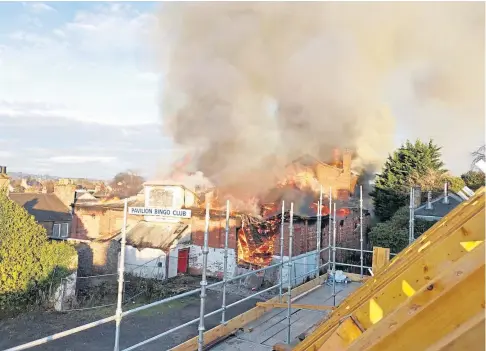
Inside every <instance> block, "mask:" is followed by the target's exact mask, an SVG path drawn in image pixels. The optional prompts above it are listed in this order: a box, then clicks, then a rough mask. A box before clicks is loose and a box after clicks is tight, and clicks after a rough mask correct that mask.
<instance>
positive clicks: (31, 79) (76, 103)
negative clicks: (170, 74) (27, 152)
mask: <svg viewBox="0 0 486 351" xmlns="http://www.w3.org/2000/svg"><path fill="white" fill-rule="evenodd" d="M28 5H29V4H26V5H25V6H24V8H26V9H28V12H27V13H21V16H22V20H19V21H20V22H18V23H17V24H16V25H10V26H6V27H5V28H3V29H0V65H1V67H2V83H4V84H1V85H0V96H1V98H0V99H1V100H3V101H0V113H2V114H3V115H8V116H11V117H15V116H22V115H25V114H32V115H34V116H38V117H48V116H57V117H66V118H72V119H74V120H78V121H86V122H94V123H99V124H110V125H134V124H139V123H153V122H155V121H157V120H158V115H159V112H158V107H157V94H158V84H159V77H158V75H156V74H154V73H153V72H151V71H153V69H151V67H150V65H149V63H148V62H147V61H148V60H147V57H150V56H151V55H149V54H147V52H146V51H147V50H148V48H149V46H148V45H146V44H147V42H148V40H147V38H149V37H150V32H151V30H152V29H151V28H152V26H153V25H154V24H155V22H154V19H155V17H154V16H153V15H152V14H151V13H148V12H146V10H144V11H141V10H140V9H138V8H137V5H135V4H134V5H130V4H115V3H108V4H102V5H99V4H93V5H92V4H90V5H86V6H83V7H79V8H76V7H74V8H73V9H74V13H73V14H68V13H64V12H62V13H61V12H57V13H54V12H53V14H52V16H49V20H48V19H46V18H44V17H41V19H42V21H41V23H40V24H41V25H42V29H36V28H37V27H38V26H35V28H33V27H32V26H31V25H27V24H26V23H25V18H26V17H29V13H30V11H31V8H30V7H28ZM77 6H79V5H77ZM30 17H32V16H30ZM51 17H52V18H55V19H56V20H55V21H52V20H50V19H51ZM1 20H2V17H1V15H0V22H1ZM54 23H55V25H54ZM2 30H3V33H2ZM2 34H3V35H2ZM5 101H8V102H9V105H6V104H5ZM32 102H35V103H36V104H37V105H36V106H35V107H33V106H32ZM41 105H44V106H41ZM43 121H44V120H43Z"/></svg>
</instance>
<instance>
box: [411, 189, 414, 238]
mask: <svg viewBox="0 0 486 351" xmlns="http://www.w3.org/2000/svg"><path fill="white" fill-rule="evenodd" d="M410 213H411V215H412V225H411V226H410V239H411V241H410V243H413V242H414V240H415V189H414V188H412V209H411V211H410Z"/></svg>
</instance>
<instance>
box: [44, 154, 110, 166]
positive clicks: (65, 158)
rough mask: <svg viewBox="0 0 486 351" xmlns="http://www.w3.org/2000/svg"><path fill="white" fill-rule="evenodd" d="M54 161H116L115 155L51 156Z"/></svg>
mask: <svg viewBox="0 0 486 351" xmlns="http://www.w3.org/2000/svg"><path fill="white" fill-rule="evenodd" d="M49 161H50V162H54V163H75V164H79V163H110V162H113V161H116V157H113V156H57V157H51V158H49Z"/></svg>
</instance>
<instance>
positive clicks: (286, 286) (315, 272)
mask: <svg viewBox="0 0 486 351" xmlns="http://www.w3.org/2000/svg"><path fill="white" fill-rule="evenodd" d="M321 203H322V192H321V197H320V201H319V204H321ZM361 203H362V202H361ZM318 208H319V213H318V220H317V232H318V235H317V238H316V240H317V242H316V247H317V249H316V250H314V251H311V252H308V253H305V254H303V255H299V256H298V257H292V248H293V203H291V205H290V219H289V221H290V230H289V253H288V257H284V256H283V245H280V247H281V252H280V262H277V263H275V264H271V265H269V266H267V267H264V268H260V269H256V270H252V271H249V272H246V273H243V274H240V275H238V276H235V277H231V278H228V277H227V275H226V270H227V263H228V262H227V258H228V254H227V250H228V233H229V202H228V203H227V209H226V232H225V255H224V273H223V280H222V281H219V282H216V283H213V284H208V281H207V276H206V271H207V262H208V260H207V256H208V252H209V248H208V232H209V206H208V207H206V226H205V232H204V245H203V250H202V252H203V267H202V278H201V283H200V284H201V287H200V288H197V289H194V290H191V291H188V292H185V293H182V294H178V295H175V296H171V297H168V298H165V299H162V300H159V301H155V302H153V303H149V304H146V305H143V306H140V307H137V308H133V309H131V310H128V311H122V302H123V298H122V296H123V286H124V268H125V266H124V254H125V236H126V233H125V230H124V231H123V236H122V248H121V255H120V264H119V274H118V299H117V309H116V314H115V315H113V316H110V317H107V318H104V319H101V320H98V321H95V322H92V323H88V324H85V325H82V326H79V327H76V328H73V329H69V330H66V331H63V332H60V333H57V334H54V335H50V336H47V337H45V338H41V339H38V340H35V341H32V342H29V343H26V344H23V345H19V346H16V347H13V348H10V349H8V350H7V351H17V350H25V349H28V348H31V347H34V346H37V345H42V344H44V343H47V342H49V341H51V340H54V339H59V338H62V337H66V336H68V335H72V334H74V333H77V332H80V331H83V330H87V329H90V328H93V327H95V326H99V325H102V324H105V323H109V322H113V321H115V322H116V333H115V340H114V345H115V346H114V350H115V351H119V349H120V346H119V345H120V344H119V340H120V334H121V329H120V325H121V322H122V320H123V318H124V317H127V316H129V315H133V314H135V313H138V312H140V311H144V310H147V309H150V308H153V307H155V306H160V305H163V304H167V303H169V302H171V301H175V300H178V299H182V298H186V297H189V296H193V295H196V294H199V296H200V314H199V317H198V318H195V319H193V320H190V321H188V322H186V323H184V324H181V325H179V326H177V327H175V328H172V329H169V330H166V331H164V332H162V333H160V334H158V335H156V336H154V337H151V338H149V339H147V340H144V341H142V342H139V343H137V344H135V345H132V346H130V347H128V348H125V349H123V351H129V350H135V349H137V348H139V347H141V346H143V345H146V344H148V343H151V342H153V341H155V340H158V339H160V338H162V337H164V336H166V335H168V334H170V333H174V332H176V331H178V330H180V329H182V328H185V327H187V326H190V325H193V324H196V323H198V350H199V351H202V350H203V347H204V331H205V330H206V328H205V320H206V318H208V317H210V316H213V315H217V314H221V324H226V323H227V319H226V311H227V310H228V309H230V308H232V307H234V306H236V305H238V304H240V303H242V302H244V301H247V300H250V299H253V298H255V297H257V296H260V295H262V294H264V293H268V292H270V291H278V295H279V297H280V299H282V297H283V296H284V295H286V296H287V299H286V301H287V304H288V307H287V321H288V324H287V325H288V327H287V343H290V342H291V340H290V330H291V325H290V317H291V301H292V285H293V284H294V283H296V282H299V279H304V280H305V279H306V278H309V277H311V276H313V277H316V278H319V276H320V274H321V271H322V270H323V269H324V268H326V267H327V269H330V271H331V274H330V275H329V276H330V277H331V278H333V277H334V276H335V272H336V267H337V266H341V267H354V268H359V269H360V273H361V276H362V277H363V276H364V271H365V269H366V268H370V267H369V266H366V265H364V254H365V253H369V252H371V251H369V250H364V249H363V231H362V225H361V230H360V242H361V247H360V249H359V250H357V249H351V248H345V247H337V246H336V220H332V218H334V219H335V218H336V204H334V209H333V210H334V215H333V216H331V220H332V228H331V227H330V229H331V230H330V231H329V236H330V237H331V236H332V241H331V242H330V245H327V246H326V247H323V248H322V247H321V238H322V235H323V234H325V233H322V229H321V228H322V226H321V224H322V214H321V213H320V208H321V206H318ZM284 211H285V205H284V203H282V218H283V214H284ZM126 214H127V202H126V200H125V222H124V224H126ZM281 222H282V224H281V228H280V242H281V243H283V241H284V226H283V222H284V221H283V220H282V221H281ZM361 224H362V216H361ZM123 228H126V225H124V227H123ZM331 234H332V235H331ZM337 250H343V251H349V252H359V254H360V264H359V265H358V264H353V263H344V262H336V251H337ZM326 252H327V255H326V254H325V253H326ZM317 253H319V254H317ZM312 256H314V259H315V263H309V262H304V264H305V265H314V267H315V268H313V269H311V270H307V269H305V270H304V273H302V274H298V272H297V270H296V268H295V267H296V266H297V265H296V263H298V262H297V261H298V260H302V259H303V258H305V257H312ZM322 256H327V261H325V263H324V264H322V263H323V262H324V260H323V259H322ZM284 268H286V269H287V274H286V276H285V275H284V274H283V272H284ZM271 269H273V270H275V269H278V270H279V272H280V274H279V281H278V282H277V283H276V284H274V285H272V286H270V287H268V288H265V289H262V290H260V291H257V292H255V293H254V294H251V295H249V296H246V297H244V298H242V299H240V300H238V301H236V302H233V303H230V304H227V303H226V287H227V286H228V284H229V283H231V282H233V281H237V280H241V279H243V278H245V277H248V276H250V275H255V274H258V273H261V272H265V271H267V270H271ZM329 276H328V277H329ZM331 280H332V282H331V283H332V286H333V300H334V305H335V304H336V281H335V279H331ZM215 287H221V288H222V292H223V298H222V304H221V307H220V308H219V309H217V310H215V311H212V312H210V313H206V310H205V302H206V296H207V294H206V292H207V289H209V288H215Z"/></svg>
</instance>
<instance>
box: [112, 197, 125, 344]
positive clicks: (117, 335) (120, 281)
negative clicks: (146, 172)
mask: <svg viewBox="0 0 486 351" xmlns="http://www.w3.org/2000/svg"><path fill="white" fill-rule="evenodd" d="M127 212H128V199H125V203H124V206H123V228H122V240H121V248H120V262H119V263H118V300H117V304H116V319H115V320H116V331H115V347H114V350H115V351H118V350H120V324H121V320H122V300H123V274H124V272H125V244H126V242H127Z"/></svg>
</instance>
